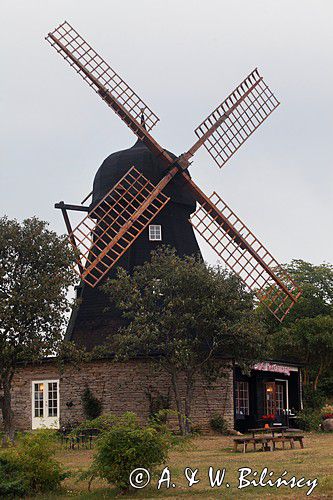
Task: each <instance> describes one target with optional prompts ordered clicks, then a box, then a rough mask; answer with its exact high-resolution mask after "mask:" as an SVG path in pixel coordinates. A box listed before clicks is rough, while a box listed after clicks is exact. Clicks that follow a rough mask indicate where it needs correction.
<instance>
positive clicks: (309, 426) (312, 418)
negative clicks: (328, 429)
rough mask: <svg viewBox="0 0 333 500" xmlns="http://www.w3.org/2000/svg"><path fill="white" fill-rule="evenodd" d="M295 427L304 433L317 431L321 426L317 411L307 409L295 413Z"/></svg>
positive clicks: (319, 415)
mask: <svg viewBox="0 0 333 500" xmlns="http://www.w3.org/2000/svg"><path fill="white" fill-rule="evenodd" d="M296 420H297V426H298V427H299V428H300V429H303V430H304V431H318V430H319V429H320V424H321V414H320V411H319V410H313V409H312V408H307V409H304V410H302V411H300V412H299V413H297V419H296Z"/></svg>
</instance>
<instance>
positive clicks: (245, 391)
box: [235, 380, 250, 416]
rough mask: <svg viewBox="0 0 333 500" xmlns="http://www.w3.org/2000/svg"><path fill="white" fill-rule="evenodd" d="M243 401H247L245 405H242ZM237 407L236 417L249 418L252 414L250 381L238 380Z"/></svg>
mask: <svg viewBox="0 0 333 500" xmlns="http://www.w3.org/2000/svg"><path fill="white" fill-rule="evenodd" d="M240 396H241V397H240ZM241 401H242V402H244V401H245V405H244V404H242V405H241ZM235 407H236V415H244V416H247V415H249V414H250V384H249V382H248V380H236V395H235Z"/></svg>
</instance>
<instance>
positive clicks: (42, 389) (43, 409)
mask: <svg viewBox="0 0 333 500" xmlns="http://www.w3.org/2000/svg"><path fill="white" fill-rule="evenodd" d="M31 392H32V428H33V429H39V428H43V427H46V428H55V429H59V380H33V381H32V391H31Z"/></svg>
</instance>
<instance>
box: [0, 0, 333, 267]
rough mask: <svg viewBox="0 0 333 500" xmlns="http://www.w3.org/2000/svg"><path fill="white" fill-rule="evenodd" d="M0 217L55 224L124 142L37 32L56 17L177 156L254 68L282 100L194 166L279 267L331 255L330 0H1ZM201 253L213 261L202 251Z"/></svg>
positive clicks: (128, 140)
mask: <svg viewBox="0 0 333 500" xmlns="http://www.w3.org/2000/svg"><path fill="white" fill-rule="evenodd" d="M0 9H1V20H2V22H1V35H0V36H1V44H0V53H1V70H2V71H1V80H0V87H1V89H0V106H1V135H0V142H1V172H0V194H1V196H0V214H1V215H3V214H7V215H8V216H9V217H10V218H14V217H15V218H17V219H19V220H22V219H23V218H26V217H29V216H32V215H36V216H38V217H40V218H42V219H44V220H47V221H49V222H50V225H51V227H52V228H53V229H55V230H56V231H57V232H59V233H63V232H65V228H64V224H63V221H62V217H61V213H60V212H59V211H57V210H55V209H54V208H53V205H54V203H55V202H58V201H60V200H65V201H66V202H68V203H79V202H80V201H81V200H82V199H83V197H84V196H85V194H87V193H88V192H89V191H90V190H91V185H92V181H93V178H94V174H95V172H96V170H97V169H98V167H99V165H100V164H101V162H102V161H103V159H104V158H105V157H106V156H108V155H109V154H110V153H112V152H114V151H117V150H119V149H124V148H126V147H129V146H131V145H132V144H133V142H134V136H133V135H132V134H131V132H130V131H129V129H128V128H127V127H126V126H125V125H124V124H123V123H122V122H121V121H120V119H119V118H118V117H116V116H115V115H114V114H113V113H112V111H111V110H110V109H109V108H108V107H107V106H106V105H105V103H104V102H102V100H101V99H100V98H99V97H98V96H97V95H96V94H95V93H94V92H92V91H91V89H89V87H88V86H87V85H86V84H85V83H84V82H83V81H82V80H81V78H80V77H79V76H78V75H76V73H75V72H74V71H73V70H72V69H71V68H70V67H69V66H68V64H66V63H65V62H64V61H63V59H62V58H61V57H60V56H59V55H58V54H57V53H56V52H55V50H54V49H52V48H51V47H50V45H49V44H48V43H47V42H46V41H45V40H44V36H45V35H46V34H47V32H48V31H51V30H53V29H54V27H55V26H57V25H58V24H60V23H61V22H63V21H64V20H67V21H68V22H69V23H70V24H72V26H73V27H74V28H76V29H77V30H78V31H79V32H80V34H81V35H82V36H83V37H84V38H86V40H87V41H88V42H90V43H91V45H92V46H93V47H94V48H95V50H97V52H99V53H100V54H101V55H102V56H103V57H104V58H105V59H106V60H107V61H108V62H109V63H110V65H111V66H112V67H113V68H114V69H115V70H116V71H117V72H118V73H119V74H120V75H121V76H122V77H123V78H124V79H125V80H126V81H127V83H128V84H129V85H130V86H132V87H133V88H134V90H135V91H136V92H137V93H138V94H139V95H140V97H142V98H143V100H145V101H146V102H147V104H148V105H149V106H150V107H151V108H152V109H153V110H154V111H155V112H156V113H157V114H158V116H159V117H160V119H161V121H160V122H159V124H158V125H157V126H156V127H155V128H154V130H153V135H154V136H155V137H156V139H157V140H158V141H159V142H160V143H161V144H162V145H163V146H165V147H167V148H168V149H169V150H172V151H173V152H175V153H176V154H180V153H182V152H184V151H185V150H187V149H188V148H189V147H190V146H191V145H192V143H193V142H194V140H195V135H194V132H193V130H194V129H195V128H196V127H197V125H198V124H199V123H201V121H202V120H203V119H204V118H205V117H206V116H207V115H208V114H209V113H210V112H211V111H212V109H213V108H215V107H216V106H217V105H218V104H219V103H220V102H221V101H222V100H223V99H224V98H225V97H226V95H227V94H228V93H229V92H230V91H232V90H233V89H234V87H235V86H236V85H238V84H239V83H240V81H241V80H243V78H244V77H245V76H246V75H247V74H248V73H249V72H250V71H251V70H252V69H253V68H254V67H256V66H258V68H259V70H260V72H261V73H262V75H263V76H264V78H265V80H266V82H267V83H268V84H269V85H270V87H271V89H272V90H273V91H274V92H275V94H276V96H277V97H278V99H279V100H280V101H281V106H280V107H279V108H278V109H277V110H276V111H275V112H274V113H273V114H272V115H271V116H270V117H269V118H268V120H267V121H266V122H265V123H264V124H263V125H262V126H261V127H260V128H259V129H258V130H257V131H256V132H255V133H254V134H253V136H252V137H251V138H250V139H248V141H247V142H246V143H245V144H244V145H243V146H242V148H241V149H240V150H239V151H238V153H236V155H235V156H234V157H233V158H232V159H231V160H229V162H228V163H227V165H226V166H225V167H224V168H223V169H221V170H220V169H219V168H218V167H217V165H216V164H215V163H214V162H213V160H212V159H211V158H210V156H209V155H208V153H207V152H206V151H205V150H204V148H202V150H200V151H199V153H197V154H196V156H195V158H194V163H193V165H192V167H191V174H192V176H193V178H194V180H195V181H196V182H197V183H198V184H199V186H200V187H201V188H202V189H203V190H204V191H205V192H206V193H207V194H209V195H210V194H211V192H212V191H213V190H216V191H217V192H218V193H219V194H220V195H221V196H222V198H224V199H225V201H226V202H227V203H228V204H229V205H230V206H231V208H232V209H233V210H234V211H235V212H236V213H237V214H238V215H239V216H240V217H241V218H242V219H243V220H244V221H245V223H247V224H248V226H249V227H250V228H251V229H252V230H253V232H254V233H255V234H256V235H257V237H258V238H259V239H261V241H262V242H263V243H264V244H265V245H266V246H267V247H268V249H269V250H270V251H271V252H272V253H273V255H274V256H275V257H276V258H277V260H278V261H280V262H286V261H290V260H291V259H293V258H301V259H304V260H308V261H310V262H313V263H320V262H323V261H328V262H332V261H333V256H332V247H333V245H332V243H333V231H332V229H333V228H332V213H333V210H332V187H333V179H332V143H333V140H332V139H333V137H332V117H333V106H332V89H333V68H332V48H333V29H332V15H333V2H331V1H330V0H326V1H324V0H321V1H320V0H313V1H307V0H289V1H284V0H278V1H275V0H263V1H260V0H250V1H248V0H241V1H235V0H234V1H230V0H228V1H224V0H197V1H196V0H139V1H137V0H135V1H134V0H121V1H120V0H119V1H113V0H108V1H106V0H94V1H91V0H89V1H88V0H70V1H69V0H66V1H65V0H40V1H37V0H23V1H18V0H1V1H0ZM201 246H202V250H203V254H204V257H205V258H206V259H207V260H208V261H209V262H211V263H214V262H215V261H216V256H215V254H214V253H212V251H210V250H208V248H207V247H206V246H205V245H202V243H201Z"/></svg>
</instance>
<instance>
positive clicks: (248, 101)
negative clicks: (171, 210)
mask: <svg viewBox="0 0 333 500" xmlns="http://www.w3.org/2000/svg"><path fill="white" fill-rule="evenodd" d="M46 40H47V41H48V42H49V43H50V44H51V45H52V46H53V47H54V48H55V49H56V50H57V52H59V53H60V55H61V56H62V57H63V58H64V59H65V60H66V61H67V62H68V63H69V64H70V65H71V66H72V67H73V68H74V69H75V70H76V72H77V73H78V74H79V75H80V76H81V77H82V78H83V79H84V80H85V81H86V82H87V83H88V85H89V86H90V87H92V89H93V90H94V91H95V92H96V93H97V94H98V95H99V96H100V97H101V98H102V99H103V101H104V102H105V103H106V104H107V105H108V106H109V107H110V108H111V109H112V110H113V111H114V112H115V113H116V114H117V115H118V116H119V117H120V118H121V119H122V120H123V121H124V122H125V124H126V125H127V126H128V127H129V128H130V129H131V130H132V131H133V132H134V134H135V135H136V136H137V138H138V139H139V141H140V142H141V143H143V144H144V145H145V146H146V147H147V148H148V149H149V150H150V152H151V153H152V154H153V155H154V156H155V157H156V158H158V161H159V162H160V163H161V164H162V165H163V168H164V172H165V174H164V175H163V177H162V179H161V180H160V181H159V182H158V183H157V184H154V183H152V182H151V181H150V180H149V179H147V178H146V177H145V176H144V175H143V174H142V172H140V170H139V168H137V166H135V165H133V166H132V167H131V168H130V169H129V170H128V171H127V172H126V173H125V175H124V176H123V177H122V178H121V179H120V180H119V181H118V182H117V183H116V185H115V186H113V187H112V189H111V190H110V191H109V192H107V193H106V194H105V196H103V198H102V199H100V200H99V201H98V202H97V203H96V204H95V205H93V206H92V207H91V206H90V207H87V206H81V205H68V204H65V203H64V202H60V203H58V204H56V207H57V208H60V209H61V210H62V213H63V216H64V220H65V224H66V227H67V230H68V233H69V240H70V242H71V244H72V245H73V246H74V248H75V249H76V251H77V267H78V272H79V275H80V277H81V279H82V280H83V281H84V282H85V283H87V284H88V285H89V286H90V287H92V288H94V287H96V286H97V285H98V284H99V283H100V282H101V280H103V278H104V277H105V276H106V275H107V274H108V273H109V272H110V270H111V269H112V268H113V266H114V265H115V264H116V263H117V261H118V260H119V259H120V258H121V257H122V256H123V255H124V254H125V253H126V252H127V251H128V249H129V248H130V247H131V245H132V244H133V242H135V240H136V239H137V238H138V237H139V236H140V234H141V233H142V232H143V231H144V230H145V229H146V228H147V226H148V225H149V224H150V223H151V222H152V221H153V220H154V219H155V217H156V216H157V215H158V214H159V213H160V212H161V211H163V210H164V209H165V207H166V205H167V204H168V202H169V201H170V197H169V196H167V194H166V188H167V186H168V184H169V183H170V182H171V181H172V179H174V178H177V177H181V178H182V181H183V183H186V185H187V188H188V189H189V190H190V191H191V193H192V195H193V197H194V199H195V200H196V202H197V204H198V206H199V208H198V210H196V212H195V213H194V214H193V215H192V217H191V220H190V222H191V224H192V225H193V227H194V228H195V229H196V230H197V231H198V233H199V234H200V235H201V236H202V237H203V238H204V239H205V240H206V241H207V242H208V244H209V245H210V246H211V247H212V248H213V249H214V250H215V252H216V253H217V254H218V255H219V256H220V257H221V258H222V260H224V262H225V263H226V264H227V265H228V266H229V268H231V269H232V271H234V272H235V273H237V274H238V275H239V276H240V278H241V279H242V280H243V282H244V283H245V284H246V286H247V287H248V288H249V289H250V290H252V291H254V292H255V294H256V296H257V297H258V299H259V300H260V301H261V302H262V303H263V304H265V306H266V307H267V308H268V309H269V310H270V311H271V313H272V314H273V315H274V316H275V317H276V318H277V319H278V320H279V321H283V319H284V318H285V316H286V315H287V314H288V312H289V310H290V309H291V307H292V306H293V305H294V304H295V302H296V301H297V300H298V298H299V297H300V295H301V293H302V292H301V290H300V288H299V287H298V286H297V284H296V283H294V281H293V280H292V279H291V277H290V276H289V275H288V274H287V273H286V272H285V270H284V269H283V268H282V267H281V266H280V265H279V264H278V262H277V261H276V260H275V258H274V257H273V256H272V254H271V253H270V252H269V251H268V250H267V249H266V248H265V247H264V245H263V244H262V243H261V242H260V241H259V240H258V239H257V238H256V237H255V236H254V234H253V233H252V232H251V231H250V229H248V227H247V226H246V225H245V224H244V223H243V222H242V220H241V219H240V218H239V217H238V216H237V215H236V214H235V212H233V211H232V210H231V208H230V207H229V206H228V205H227V204H226V203H225V201H224V200H223V199H222V198H221V197H220V196H219V195H218V194H217V193H216V192H214V193H213V194H212V195H211V196H210V197H208V196H206V194H205V193H204V192H203V191H202V190H201V189H200V188H199V187H198V186H197V185H196V184H195V183H194V181H193V180H192V179H191V178H190V176H189V174H188V172H187V168H188V167H189V165H190V159H191V158H192V157H193V155H194V154H195V152H196V151H197V150H198V149H199V148H200V147H201V146H205V148H206V149H207V151H208V152H209V154H210V155H211V156H212V158H213V159H214V161H215V162H216V163H217V165H218V166H219V167H220V168H221V167H223V166H224V165H225V164H226V162H227V161H228V160H229V159H230V158H231V157H232V156H233V155H234V153H235V152H236V151H237V150H238V149H239V148H240V147H241V145H242V144H243V143H244V142H245V141H246V140H247V139H248V137H249V136H250V135H252V133H253V132H254V131H255V130H256V129H257V128H258V127H259V126H260V125H261V124H262V123H263V122H264V121H265V120H266V118H267V117H268V116H269V115H270V114H271V113H272V112H273V111H274V110H275V109H276V108H277V106H278V105H279V102H278V100H277V99H276V97H275V96H274V94H273V93H272V92H271V91H270V89H269V88H268V86H267V85H266V83H265V82H264V80H263V78H262V76H260V74H259V72H258V70H257V69H254V70H253V71H252V72H251V73H250V74H249V75H248V76H247V77H246V78H245V79H244V80H243V81H242V82H241V83H240V84H239V85H238V86H237V87H236V89H235V90H234V91H233V92H232V93H231V94H230V95H228V97H227V98H226V99H225V100H224V101H223V102H222V103H221V104H220V105H219V106H218V107H217V108H216V109H215V110H214V111H213V112H212V113H210V114H209V116H207V118H206V119H205V120H204V121H203V122H202V123H201V124H200V125H199V126H198V127H197V128H196V129H195V134H196V136H197V140H196V142H195V143H194V144H193V146H192V147H191V148H190V149H189V150H188V151H186V152H185V153H183V154H181V155H180V156H179V157H177V158H174V157H173V156H172V155H171V154H170V153H169V152H168V151H166V150H165V149H164V148H162V146H160V144H158V142H157V141H156V140H155V139H154V138H153V137H152V135H151V133H150V132H151V130H152V128H153V127H154V126H155V125H156V123H157V122H158V120H159V118H158V117H157V115H156V114H155V113H154V112H153V111H152V110H151V109H150V108H149V107H148V106H147V105H146V104H145V103H144V101H142V99H141V98H140V97H139V96H138V95H137V94H136V93H135V92H134V90H132V89H131V88H130V87H129V86H128V85H127V84H126V83H125V82H124V80H123V79H122V78H121V77H120V76H119V75H118V74H117V73H116V72H115V71H114V70H113V69H112V68H111V67H110V66H109V65H108V64H107V63H106V62H105V60H104V59H103V58H102V57H101V56H99V55H98V53H97V52H95V50H94V49H93V48H92V47H91V46H90V45H89V44H88V43H87V42H86V41H85V40H84V39H83V38H82V37H81V36H80V35H79V33H78V32H77V31H76V30H75V29H74V28H72V26H70V24H68V23H67V22H64V23H63V24H61V25H60V26H58V27H57V28H56V29H55V30H54V31H52V32H51V33H49V34H48V35H47V37H46ZM90 194H91V193H90ZM88 197H89V195H88ZM88 197H86V198H85V200H83V202H82V203H84V202H85V201H86V200H87V199H88ZM68 210H79V211H84V212H87V214H86V216H85V217H84V219H83V220H82V221H81V222H80V223H79V224H78V225H77V226H76V227H75V228H74V229H72V227H71V223H70V220H69V217H68V213H67V211H68Z"/></svg>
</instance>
